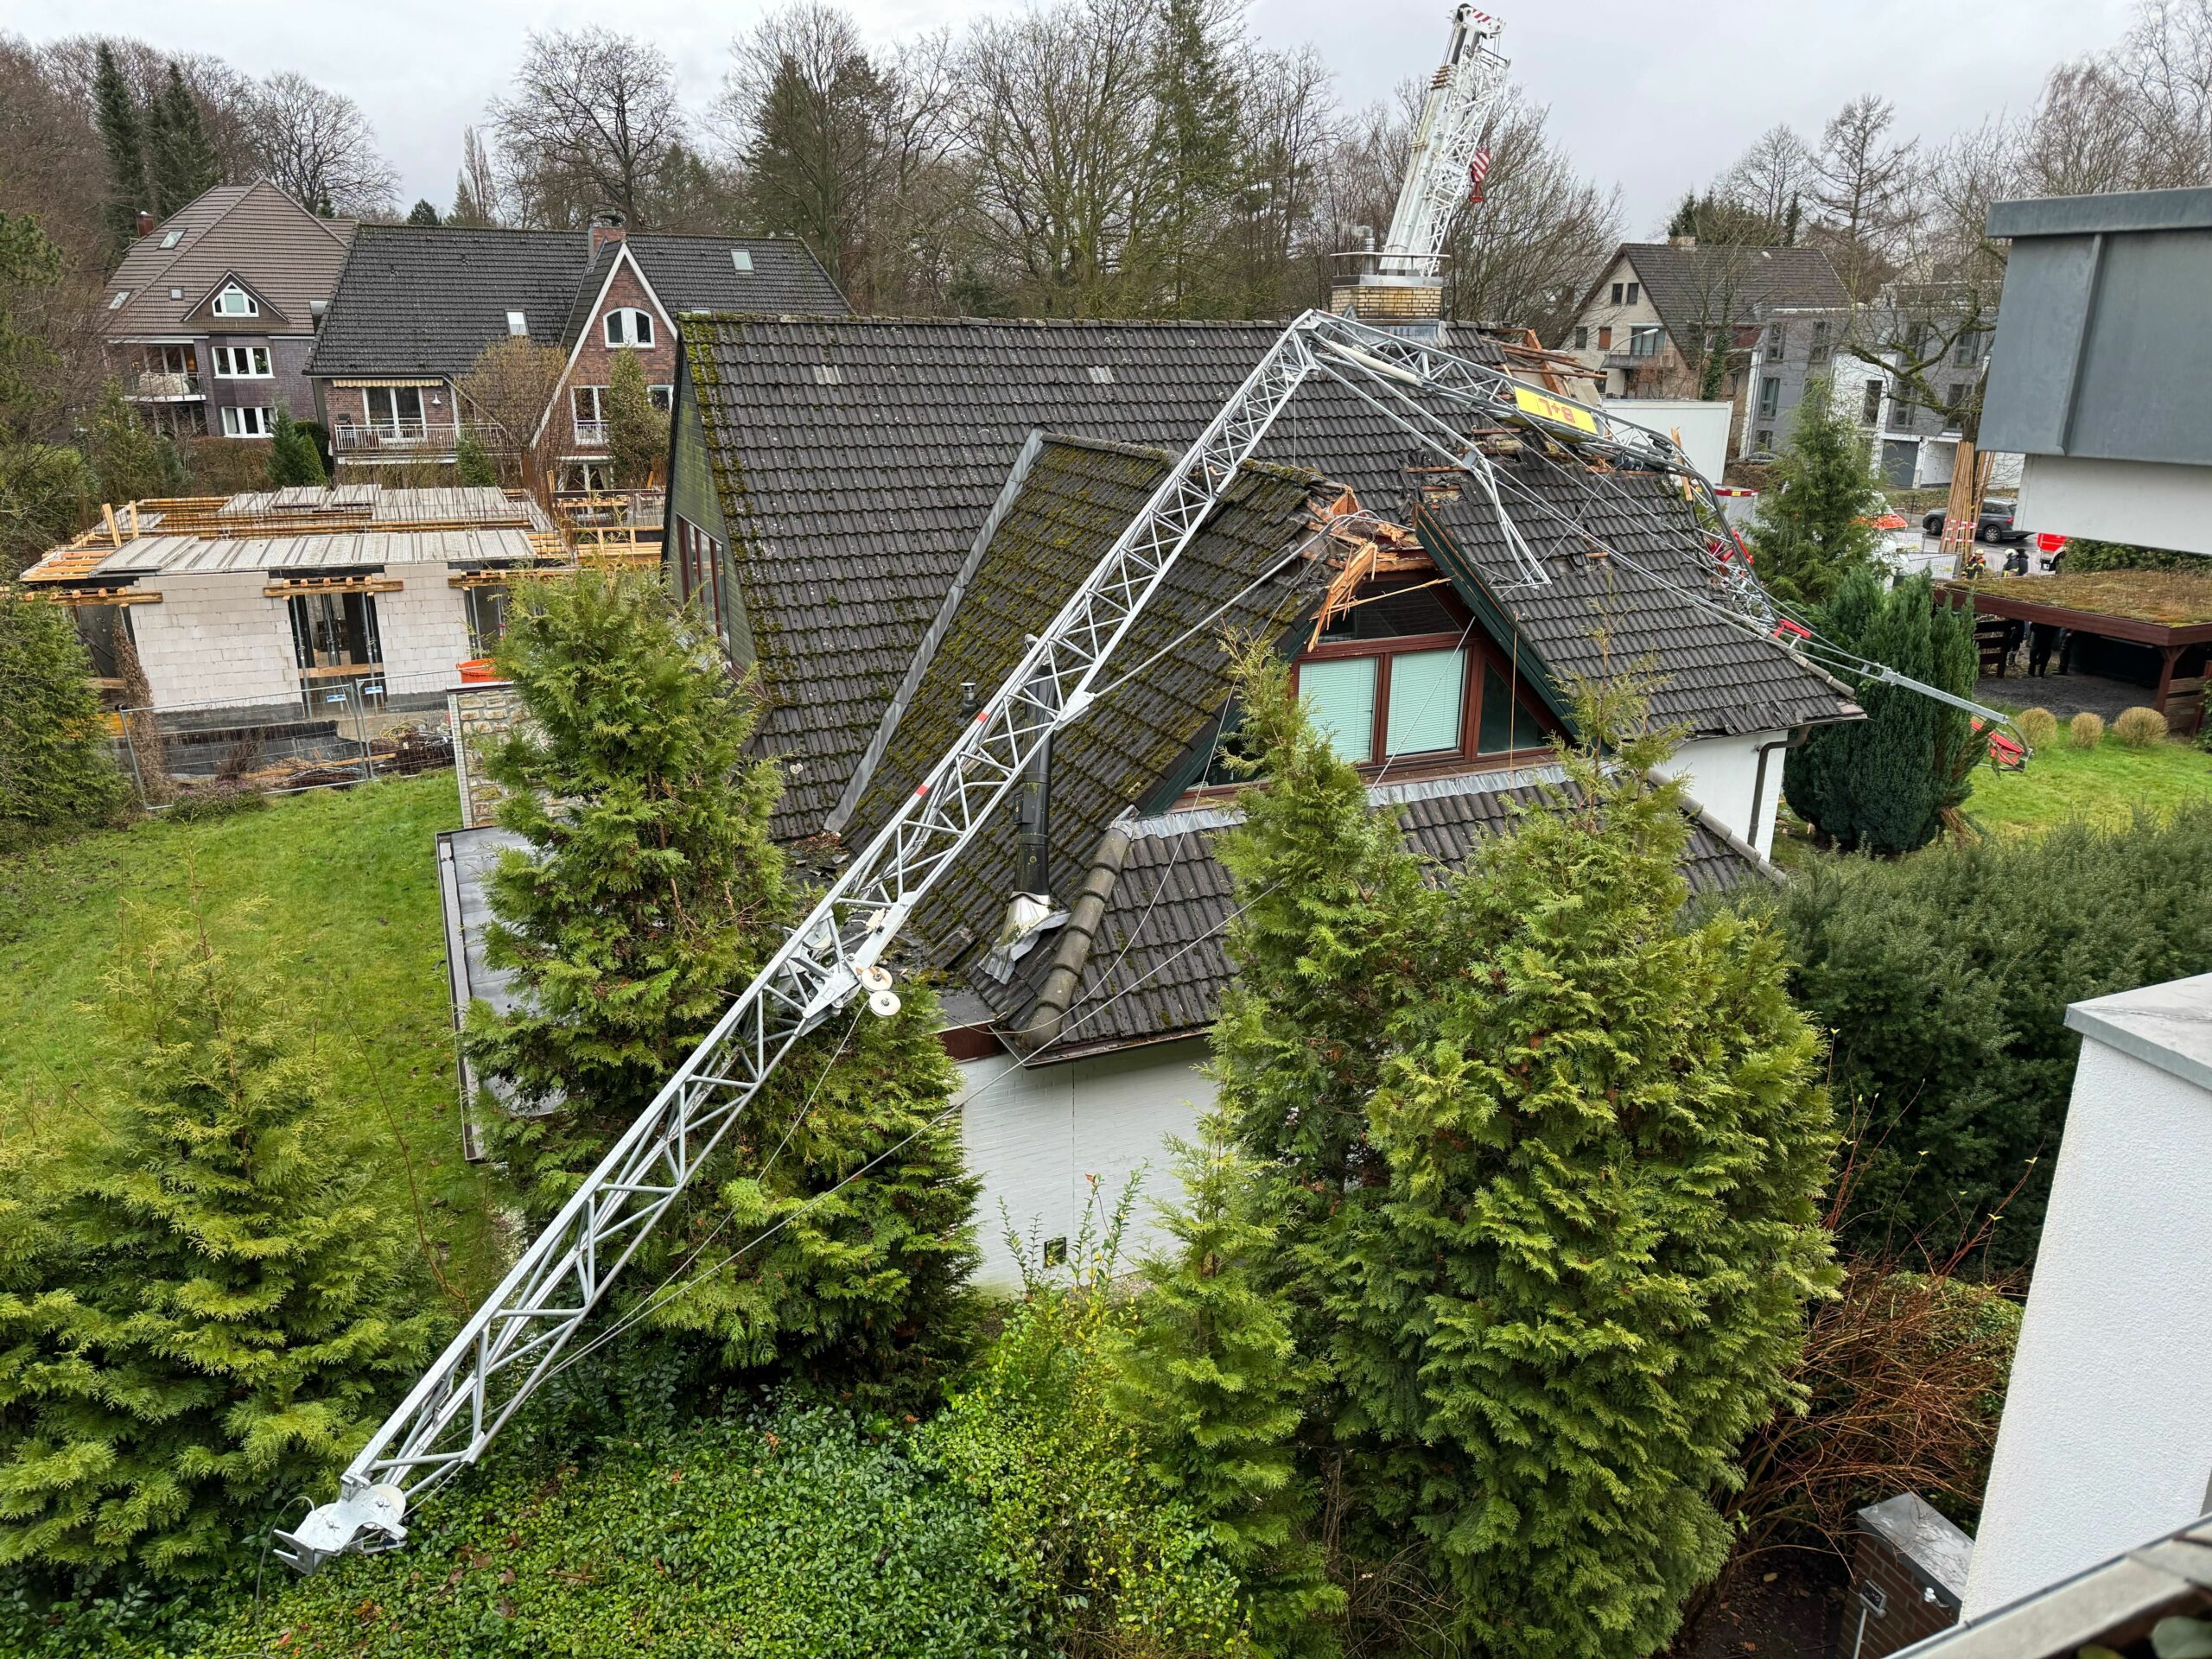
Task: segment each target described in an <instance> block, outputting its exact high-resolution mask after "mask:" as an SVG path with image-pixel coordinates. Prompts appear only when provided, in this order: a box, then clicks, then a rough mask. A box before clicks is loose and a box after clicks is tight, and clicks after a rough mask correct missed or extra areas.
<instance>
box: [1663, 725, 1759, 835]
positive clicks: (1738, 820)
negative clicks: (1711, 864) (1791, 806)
mask: <svg viewBox="0 0 2212 1659" xmlns="http://www.w3.org/2000/svg"><path fill="white" fill-rule="evenodd" d="M1788 736H1789V733H1787V732H1751V733H1746V734H1742V735H1740V736H1736V737H1707V738H1700V739H1698V740H1696V741H1694V742H1689V743H1685V744H1683V745H1682V746H1681V747H1680V748H1679V749H1676V750H1675V753H1673V754H1671V755H1669V757H1668V758H1667V760H1666V761H1665V762H1664V764H1662V766H1660V767H1659V770H1660V771H1661V772H1664V773H1665V774H1666V775H1667V776H1669V777H1670V778H1680V779H1683V780H1684V786H1685V787H1686V788H1687V789H1688V791H1689V793H1690V798H1692V799H1693V800H1694V801H1696V802H1697V804H1699V805H1700V806H1702V807H1703V808H1704V809H1705V810H1706V811H1707V814H1708V815H1709V816H1710V817H1712V818H1713V822H1714V823H1719V824H1720V825H1722V826H1724V827H1725V828H1726V829H1727V830H1728V831H1729V833H1730V834H1732V835H1733V836H1735V837H1736V838H1737V839H1738V841H1742V842H1745V843H1747V844H1748V845H1750V846H1752V847H1756V848H1757V849H1758V854H1759V856H1760V857H1761V858H1771V857H1772V856H1773V855H1774V817H1775V809H1776V808H1777V806H1779V805H1780V804H1781V802H1782V771H1783V763H1784V762H1785V760H1787V759H1788V754H1787V752H1786V751H1785V750H1783V749H1782V748H1780V747H1775V748H1773V749H1771V750H1770V751H1769V753H1768V754H1767V758H1766V779H1765V782H1764V785H1762V784H1761V782H1760V780H1759V751H1760V749H1761V748H1763V747H1766V746H1767V745H1769V744H1775V745H1779V744H1780V743H1781V742H1782V741H1783V740H1784V739H1786V738H1787V737H1788Z"/></svg>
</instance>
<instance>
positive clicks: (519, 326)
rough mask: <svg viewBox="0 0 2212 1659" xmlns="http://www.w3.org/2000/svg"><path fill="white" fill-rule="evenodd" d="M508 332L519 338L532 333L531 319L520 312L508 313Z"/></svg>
mask: <svg viewBox="0 0 2212 1659" xmlns="http://www.w3.org/2000/svg"><path fill="white" fill-rule="evenodd" d="M507 332H508V333H509V334H513V335H516V336H517V337H518V338H519V337H520V336H522V335H524V334H528V333H529V332H530V319H529V318H528V317H525V316H524V315H523V314H522V313H521V312H519V311H510V312H508V313H507Z"/></svg>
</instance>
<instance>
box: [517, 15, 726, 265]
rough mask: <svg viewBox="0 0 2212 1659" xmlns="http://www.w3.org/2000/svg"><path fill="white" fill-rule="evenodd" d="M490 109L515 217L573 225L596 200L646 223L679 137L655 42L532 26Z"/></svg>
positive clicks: (679, 115) (669, 72)
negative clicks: (510, 80) (511, 75)
mask: <svg viewBox="0 0 2212 1659" xmlns="http://www.w3.org/2000/svg"><path fill="white" fill-rule="evenodd" d="M491 113H492V124H493V130H494V131H496V132H497V134H498V135H499V158H500V160H501V162H503V163H505V168H506V176H507V181H508V183H509V185H510V187H511V189H512V197H513V200H514V202H515V206H516V208H517V211H518V215H519V217H520V218H521V219H522V221H523V222H524V224H528V225H537V226H547V227H562V226H569V225H575V224H578V223H580V222H582V220H583V219H585V218H586V217H587V216H588V214H589V213H591V211H592V209H593V208H594V207H599V206H601V205H605V206H608V207H615V208H618V209H620V211H621V213H623V214H624V216H625V217H626V218H627V219H628V220H629V222H630V223H631V225H632V226H636V227H639V228H642V227H644V226H649V225H651V224H652V210H653V206H654V203H653V185H654V181H655V179H656V178H657V177H658V175H659V174H660V173H661V171H662V169H663V168H664V167H665V166H666V164H667V162H668V159H669V152H670V151H671V149H674V148H675V147H676V146H677V145H678V144H680V143H683V137H684V124H683V111H682V109H681V108H680V107H679V106H678V105H677V99H676V72H675V69H674V68H673V67H672V66H671V64H670V62H669V60H668V57H667V55H666V54H664V53H663V52H662V51H660V49H659V48H657V47H654V46H652V45H649V44H647V43H646V42H645V41H642V40H639V39H638V38H636V37H635V36H632V35H618V34H616V33H615V32H614V31H613V30H612V29H601V28H599V27H597V26H593V27H589V28H585V29H551V30H548V31H546V32H543V33H535V32H533V33H532V34H531V36H530V44H529V48H528V50H527V51H526V52H525V53H524V56H523V61H522V67H520V68H518V69H517V70H516V71H515V79H514V92H513V95H512V97H509V98H504V99H495V100H493V105H492V110H491Z"/></svg>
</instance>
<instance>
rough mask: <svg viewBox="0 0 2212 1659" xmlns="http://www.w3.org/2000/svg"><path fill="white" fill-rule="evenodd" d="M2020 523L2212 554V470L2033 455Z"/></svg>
mask: <svg viewBox="0 0 2212 1659" xmlns="http://www.w3.org/2000/svg"><path fill="white" fill-rule="evenodd" d="M2016 522H2017V523H2018V524H2019V525H2020V527H2021V528H2022V529H2024V530H2049V531H2057V532H2058V533H2059V534H2061V535H2064V536H2086V537H2094V539H2096V540H2098V541H2105V542H2126V543H2131V544H2133V545H2134V546H2137V547H2163V548H2170V549H2171V550H2174V551H2176V552H2179V553H2208V554H2212V467H2189V466H2183V465H2180V464H2177V463H2170V462H2163V461H2098V460H2084V459H2082V458H2080V457H2077V456H2071V455H2030V456H2029V457H2028V458H2027V465H2026V469H2025V471H2024V474H2022V476H2021V479H2020V502H2019V508H2018V514H2017V518H2016Z"/></svg>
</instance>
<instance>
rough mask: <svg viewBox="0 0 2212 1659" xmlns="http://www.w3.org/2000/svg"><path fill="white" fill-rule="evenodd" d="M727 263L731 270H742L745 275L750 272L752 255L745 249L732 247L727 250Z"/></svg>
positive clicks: (751, 269)
mask: <svg viewBox="0 0 2212 1659" xmlns="http://www.w3.org/2000/svg"><path fill="white" fill-rule="evenodd" d="M729 263H730V268H731V269H732V270H738V271H742V272H744V273H745V274H747V276H750V275H751V274H752V271H753V256H752V254H751V253H749V252H748V251H746V250H745V249H743V248H732V249H731V250H730V251H729Z"/></svg>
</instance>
